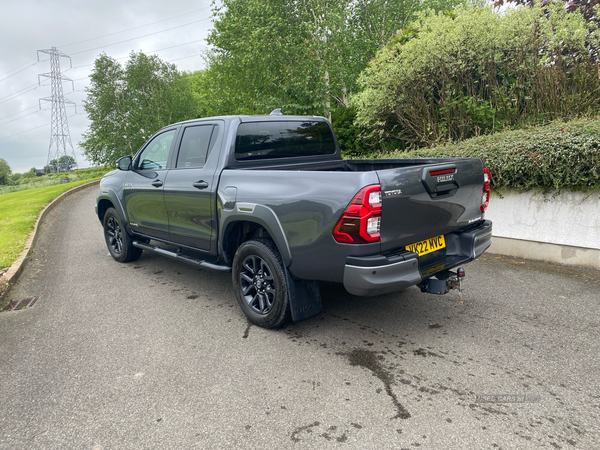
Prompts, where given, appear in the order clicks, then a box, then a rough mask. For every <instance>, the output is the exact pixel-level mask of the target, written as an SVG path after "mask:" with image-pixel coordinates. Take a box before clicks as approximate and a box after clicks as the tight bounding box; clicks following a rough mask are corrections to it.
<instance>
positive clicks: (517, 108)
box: [352, 1, 600, 146]
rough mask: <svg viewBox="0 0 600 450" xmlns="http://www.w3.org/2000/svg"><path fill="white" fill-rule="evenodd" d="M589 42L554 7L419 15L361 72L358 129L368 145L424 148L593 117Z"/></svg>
mask: <svg viewBox="0 0 600 450" xmlns="http://www.w3.org/2000/svg"><path fill="white" fill-rule="evenodd" d="M595 33H597V30H596V29H595V25H594V24H591V23H586V21H585V20H584V18H583V17H582V15H581V14H580V13H579V12H575V13H569V12H567V11H566V10H565V8H564V4H563V3H562V2H561V1H557V2H556V1H549V2H548V3H547V5H546V6H545V7H542V6H540V5H537V6H534V7H532V8H514V9H511V10H508V11H505V12H504V13H503V14H498V13H495V12H494V11H493V10H492V9H491V8H480V9H457V10H455V11H453V12H452V13H450V14H441V13H440V14H433V13H427V14H423V15H422V16H421V17H420V19H419V20H418V21H416V22H415V23H413V24H412V25H411V26H410V27H409V28H407V29H405V30H403V31H401V32H399V33H398V35H397V36H395V38H394V39H393V40H392V41H391V42H390V43H389V45H388V46H386V47H385V48H384V49H382V50H381V51H380V52H379V53H378V54H377V57H376V58H374V59H373V60H372V61H371V63H370V64H369V66H368V68H367V69H366V70H365V71H364V72H363V74H362V76H361V79H360V83H361V86H362V88H363V90H362V92H360V93H359V94H357V95H356V96H355V97H354V98H353V101H352V103H353V105H354V106H355V107H356V111H357V118H356V123H357V125H359V126H360V127H361V128H363V130H364V133H365V135H366V136H367V137H368V138H369V139H370V140H371V142H372V143H378V144H379V145H381V144H382V143H383V142H385V141H386V140H388V139H397V140H400V141H402V142H404V143H405V144H412V145H414V144H416V145H417V146H425V145H431V144H434V143H437V142H443V141H448V140H450V141H460V140H463V139H466V138H469V137H472V136H476V135H480V134H485V133H491V132H494V131H497V130H501V129H503V128H505V127H514V126H522V125H524V124H537V123H544V122H547V121H549V120H553V119H557V118H570V117H575V116H577V115H585V114H594V113H595V112H596V111H598V108H599V107H600V100H599V99H598V94H597V93H598V92H599V91H600V80H599V79H598V66H597V62H596V58H595V57H594V55H595V54H597V51H598V48H599V42H598V39H597V37H596V34H595ZM432 55H435V57H432Z"/></svg>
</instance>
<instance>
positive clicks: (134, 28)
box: [59, 6, 210, 54]
mask: <svg viewBox="0 0 600 450" xmlns="http://www.w3.org/2000/svg"><path fill="white" fill-rule="evenodd" d="M209 8H210V6H207V7H205V8H199V9H194V10H193V11H190V12H187V13H184V14H179V15H177V16H172V17H168V18H166V19H162V20H157V21H156V22H151V23H147V24H145V25H139V26H137V27H133V28H127V29H126V30H122V31H117V32H115V33H110V34H105V35H104V36H98V37H95V38H90V39H85V40H83V41H79V42H72V43H70V44H66V45H59V47H61V48H63V47H70V46H71V45H75V44H82V43H84V42H89V41H94V40H96V39H102V38H105V37H110V36H114V35H116V34H121V33H125V32H127V31H131V30H137V29H139V28H144V27H148V26H150V25H156V24H157V23H161V22H166V21H167V20H171V19H176V18H178V17H183V16H187V15H189V14H192V13H195V12H198V11H204V10H205V9H209ZM73 54H75V53H73Z"/></svg>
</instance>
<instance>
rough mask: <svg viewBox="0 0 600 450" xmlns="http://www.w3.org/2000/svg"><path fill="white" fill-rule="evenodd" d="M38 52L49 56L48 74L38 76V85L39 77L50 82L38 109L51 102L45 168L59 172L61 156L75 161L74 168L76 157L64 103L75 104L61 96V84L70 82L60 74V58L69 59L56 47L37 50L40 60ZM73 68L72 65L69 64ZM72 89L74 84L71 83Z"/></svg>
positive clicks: (38, 56)
mask: <svg viewBox="0 0 600 450" xmlns="http://www.w3.org/2000/svg"><path fill="white" fill-rule="evenodd" d="M40 52H41V53H47V54H49V55H50V70H51V71H50V72H49V73H42V74H39V75H38V84H39V85H41V79H40V77H47V78H50V80H51V90H50V94H51V95H50V97H44V98H40V109H42V101H46V102H52V121H51V128H52V130H51V133H50V145H49V147H48V163H47V167H50V170H52V172H53V173H56V172H59V171H60V167H59V164H58V161H59V159H60V158H61V157H62V156H71V157H72V158H73V159H74V160H75V167H77V157H76V156H75V149H74V148H73V144H72V143H71V135H70V134H69V122H68V121H67V110H66V108H65V103H68V104H71V105H73V106H75V103H74V102H72V101H71V100H69V99H67V98H65V96H64V95H63V88H62V83H63V81H70V82H71V83H73V80H71V79H70V78H69V77H66V76H64V75H63V74H62V73H60V58H61V57H63V58H69V63H71V57H70V56H68V55H65V54H64V53H63V52H61V51H60V50H58V49H57V48H56V47H52V48H50V49H46V50H38V53H37V59H38V62H39V60H40ZM71 67H73V64H71ZM73 89H75V84H74V83H73ZM75 113H77V106H75ZM67 145H68V146H69V147H71V154H70V155H68V154H67Z"/></svg>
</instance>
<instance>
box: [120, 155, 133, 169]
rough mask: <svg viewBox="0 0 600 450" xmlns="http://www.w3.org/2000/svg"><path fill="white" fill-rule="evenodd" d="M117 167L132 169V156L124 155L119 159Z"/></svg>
mask: <svg viewBox="0 0 600 450" xmlns="http://www.w3.org/2000/svg"><path fill="white" fill-rule="evenodd" d="M117 169H119V170H131V156H123V157H122V158H119V159H117Z"/></svg>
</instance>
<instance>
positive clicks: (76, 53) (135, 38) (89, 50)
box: [71, 17, 211, 55]
mask: <svg viewBox="0 0 600 450" xmlns="http://www.w3.org/2000/svg"><path fill="white" fill-rule="evenodd" d="M209 19H211V17H206V18H204V19H200V20H194V21H193V22H188V23H184V24H182V25H177V26H176V27H171V28H166V29H164V30H161V31H155V32H154V33H148V34H144V35H143V36H137V37H134V38H131V39H125V40H123V41H119V42H114V43H112V44H107V45H102V46H100V47H94V48H90V49H87V50H82V51H80V52H74V53H71V55H79V54H80V53H86V52H91V51H92V50H99V49H102V48H106V47H111V46H113V45H117V44H122V43H124V42H130V41H135V40H137V39H141V38H144V37H148V36H153V35H155V34H160V33H164V32H166V31H171V30H175V29H177V28H182V27H187V26H188V25H193V24H195V23H198V22H203V21H205V20H209Z"/></svg>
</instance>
